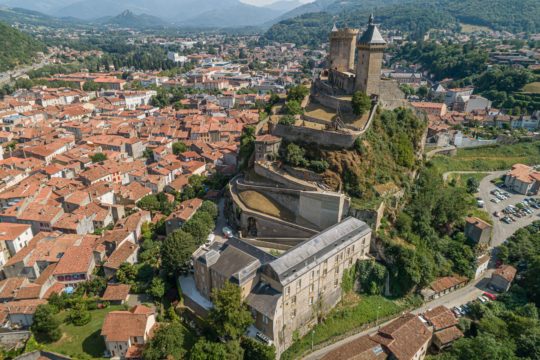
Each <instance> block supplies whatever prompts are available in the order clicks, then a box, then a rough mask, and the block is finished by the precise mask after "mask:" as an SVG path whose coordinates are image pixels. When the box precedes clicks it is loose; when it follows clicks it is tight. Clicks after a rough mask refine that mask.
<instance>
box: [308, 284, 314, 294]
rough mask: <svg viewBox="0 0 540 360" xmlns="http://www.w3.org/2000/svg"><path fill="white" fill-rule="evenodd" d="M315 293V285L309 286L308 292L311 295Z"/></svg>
mask: <svg viewBox="0 0 540 360" xmlns="http://www.w3.org/2000/svg"><path fill="white" fill-rule="evenodd" d="M314 291H315V284H311V286H310V287H309V292H310V293H312V292H314Z"/></svg>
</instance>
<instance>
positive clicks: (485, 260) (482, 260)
mask: <svg viewBox="0 0 540 360" xmlns="http://www.w3.org/2000/svg"><path fill="white" fill-rule="evenodd" d="M490 259H491V258H490V257H489V255H482V256H479V257H478V258H477V259H476V271H475V274H474V278H475V279H478V278H479V277H480V276H482V274H484V273H485V272H486V271H487V269H488V266H489V260H490Z"/></svg>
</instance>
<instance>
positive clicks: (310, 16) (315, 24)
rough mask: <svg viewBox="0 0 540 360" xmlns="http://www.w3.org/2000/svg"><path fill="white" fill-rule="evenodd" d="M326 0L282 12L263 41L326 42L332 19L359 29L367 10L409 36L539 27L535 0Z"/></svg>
mask: <svg viewBox="0 0 540 360" xmlns="http://www.w3.org/2000/svg"><path fill="white" fill-rule="evenodd" d="M325 1H326V0H321V1H318V2H317V4H318V6H316V5H313V6H314V7H315V8H317V7H318V8H320V10H319V11H317V12H309V13H306V14H302V15H300V16H296V17H293V18H291V16H292V15H295V13H294V11H295V10H296V11H299V10H301V8H302V7H300V8H297V9H295V10H293V12H289V13H288V14H285V15H284V16H283V18H284V20H282V21H280V22H279V23H277V24H275V25H273V26H272V27H271V28H270V29H269V30H268V31H267V32H266V34H265V35H264V37H263V39H264V40H267V41H287V42H294V43H296V44H297V45H305V44H308V45H318V44H320V43H321V42H324V41H326V38H327V34H328V31H330V29H331V28H332V25H333V23H334V22H336V23H337V24H338V25H340V26H350V27H358V26H359V23H360V22H361V21H363V19H365V18H367V17H368V15H369V13H370V12H374V13H375V15H376V20H377V22H378V23H380V24H381V25H382V27H383V28H391V29H396V30H402V31H407V32H410V33H411V34H412V35H413V38H421V37H422V36H423V35H424V34H425V33H426V32H427V31H428V30H429V29H431V28H457V26H458V25H459V24H460V23H466V24H473V25H481V26H486V27H489V28H491V29H493V30H508V31H512V32H520V31H527V32H530V33H534V32H538V31H539V30H540V2H538V1H535V0H524V1H521V2H519V3H517V2H514V1H512V0H473V1H467V2H456V1H451V0H435V1H428V0H414V1H408V2H400V3H397V2H395V1H393V0H388V1H384V2H378V3H374V2H371V1H368V2H359V1H344V2H341V1H336V2H333V3H331V4H327V3H326V2H325ZM310 5H311V4H310Z"/></svg>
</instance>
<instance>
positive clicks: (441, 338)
mask: <svg viewBox="0 0 540 360" xmlns="http://www.w3.org/2000/svg"><path fill="white" fill-rule="evenodd" d="M423 317H424V319H425V320H426V321H427V322H428V324H429V325H430V326H431V327H432V330H433V341H432V343H433V345H434V346H435V348H436V349H437V350H442V349H444V348H447V347H449V346H450V345H452V343H453V342H454V341H456V340H457V339H459V338H461V337H463V333H462V332H461V331H460V330H459V329H458V328H457V324H458V323H459V321H458V319H457V318H456V317H455V316H454V313H452V311H450V309H448V308H447V307H445V306H437V307H436V308H434V309H431V310H428V311H427V312H426V313H424V315H423Z"/></svg>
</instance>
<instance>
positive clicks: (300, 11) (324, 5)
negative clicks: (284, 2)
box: [276, 0, 336, 21]
mask: <svg viewBox="0 0 540 360" xmlns="http://www.w3.org/2000/svg"><path fill="white" fill-rule="evenodd" d="M334 2H336V0H316V1H314V2H311V3H307V4H304V5H302V6H298V7H296V8H294V9H291V10H290V11H288V12H286V13H285V14H283V15H281V16H280V17H279V19H276V20H277V21H280V20H285V19H291V18H294V17H297V16H301V15H304V14H309V13H316V12H322V11H328V10H329V7H330V5H332V4H333V3H334Z"/></svg>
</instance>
